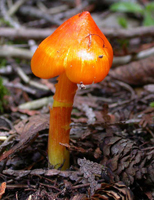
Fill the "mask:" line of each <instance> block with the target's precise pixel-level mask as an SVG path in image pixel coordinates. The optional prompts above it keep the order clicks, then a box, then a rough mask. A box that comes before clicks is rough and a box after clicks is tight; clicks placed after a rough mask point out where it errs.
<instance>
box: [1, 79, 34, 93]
mask: <svg viewBox="0 0 154 200" xmlns="http://www.w3.org/2000/svg"><path fill="white" fill-rule="evenodd" d="M3 85H4V86H6V87H11V88H19V89H22V90H23V91H25V92H27V93H29V94H36V90H34V89H31V88H29V87H26V86H24V85H22V84H21V83H9V82H8V83H3Z"/></svg>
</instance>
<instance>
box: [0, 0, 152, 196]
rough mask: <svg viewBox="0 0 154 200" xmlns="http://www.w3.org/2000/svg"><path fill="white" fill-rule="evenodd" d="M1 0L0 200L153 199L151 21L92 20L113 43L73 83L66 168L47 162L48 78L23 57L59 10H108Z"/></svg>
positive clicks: (51, 84)
mask: <svg viewBox="0 0 154 200" xmlns="http://www.w3.org/2000/svg"><path fill="white" fill-rule="evenodd" d="M8 2H9V1H1V11H2V12H1V21H0V37H1V39H0V76H1V77H0V183H1V185H0V199H5V200H6V199H8V200H10V199H11V200H36V199H37V200H53V199H56V200H58V199H65V200H69V199H71V200H80V199H83V200H86V199H87V200H99V199H111V200H112V199H113V200H116V199H126V200H132V199H135V200H149V199H150V200H152V199H154V56H153V55H154V42H153V38H154V26H146V27H145V26H142V25H141V24H140V20H141V18H137V17H138V16H137V17H136V16H134V15H133V16H131V18H132V19H134V21H137V22H138V23H139V25H138V27H135V28H134V27H130V28H128V29H123V28H122V27H120V28H119V27H118V28H116V27H106V28H103V25H102V27H101V26H99V27H100V29H101V30H102V32H103V33H104V34H105V35H106V37H107V38H108V39H109V41H110V43H111V45H112V47H113V51H114V60H113V65H112V68H111V70H110V72H109V74H108V76H107V77H106V78H105V79H104V80H103V81H102V82H100V83H97V84H92V85H88V86H86V88H83V89H81V88H79V89H78V91H77V94H76V96H75V100H74V106H73V111H72V116H71V121H72V122H71V131H70V144H69V145H68V146H67V148H68V150H69V151H70V162H71V163H70V168H69V169H68V170H66V171H61V170H60V169H59V170H58V169H48V157H47V143H48V132H49V107H51V106H52V102H53V95H54V92H55V83H56V78H54V79H50V80H43V79H39V78H37V77H35V76H34V75H33V74H32V71H31V67H30V60H31V57H32V55H33V53H34V51H35V49H36V47H37V45H38V44H39V43H40V42H41V41H42V40H43V39H44V38H45V37H47V36H48V35H50V34H51V33H52V32H53V31H54V30H55V29H56V28H57V27H58V26H59V25H60V24H61V23H62V22H63V21H65V20H66V19H68V18H69V17H71V16H73V15H75V14H77V13H79V12H82V11H83V10H89V11H90V12H91V13H92V17H94V19H95V20H96V22H97V23H98V24H101V22H102V21H103V18H105V19H106V18H107V17H110V16H111V15H112V14H113V13H112V12H111V11H110V10H109V6H110V5H109V4H105V9H104V4H103V3H102V2H103V1H100V2H95V3H91V4H90V3H89V1H77V0H76V1H73V2H72V3H71V1H57V2H54V1H49V0H46V1H38V2H37V1H33V0H28V1H20V0H19V1H12V3H13V4H11V3H8ZM10 2H11V1H10ZM17 2H18V3H19V2H20V4H19V5H18V4H17ZM101 3H102V4H101ZM13 9H14V10H13ZM132 26H133V25H132ZM2 81H3V83H2ZM6 88H7V91H6Z"/></svg>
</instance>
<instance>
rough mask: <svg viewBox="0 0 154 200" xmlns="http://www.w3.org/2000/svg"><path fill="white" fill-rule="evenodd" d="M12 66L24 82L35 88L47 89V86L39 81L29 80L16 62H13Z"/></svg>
mask: <svg viewBox="0 0 154 200" xmlns="http://www.w3.org/2000/svg"><path fill="white" fill-rule="evenodd" d="M12 66H13V68H14V69H15V70H16V72H17V74H18V75H19V76H20V78H21V79H22V80H23V81H24V82H25V83H27V84H29V85H31V86H33V87H35V88H38V89H42V90H47V91H48V90H49V88H48V87H47V86H45V85H43V84H41V83H38V82H35V81H32V80H30V78H29V77H28V76H27V75H26V74H25V73H24V71H23V70H22V69H21V68H20V67H19V66H17V64H13V65H12Z"/></svg>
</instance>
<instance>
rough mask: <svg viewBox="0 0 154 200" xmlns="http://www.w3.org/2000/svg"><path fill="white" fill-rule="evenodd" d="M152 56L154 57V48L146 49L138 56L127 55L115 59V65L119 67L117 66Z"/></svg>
mask: <svg viewBox="0 0 154 200" xmlns="http://www.w3.org/2000/svg"><path fill="white" fill-rule="evenodd" d="M151 55H154V47H152V48H150V49H146V50H143V51H140V52H139V53H137V54H136V55H127V56H122V57H114V59H113V65H114V66H117V65H124V64H127V63H129V62H131V61H134V60H140V59H143V58H147V57H149V56H151Z"/></svg>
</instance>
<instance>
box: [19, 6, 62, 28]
mask: <svg viewBox="0 0 154 200" xmlns="http://www.w3.org/2000/svg"><path fill="white" fill-rule="evenodd" d="M19 12H20V13H21V14H23V15H29V16H32V17H37V18H40V19H45V20H46V21H47V22H50V23H52V24H55V25H58V26H59V25H61V24H62V21H61V20H60V19H58V18H55V16H51V15H49V14H47V13H44V12H42V11H41V10H39V9H36V8H34V7H31V6H22V7H21V8H20V9H19Z"/></svg>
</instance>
